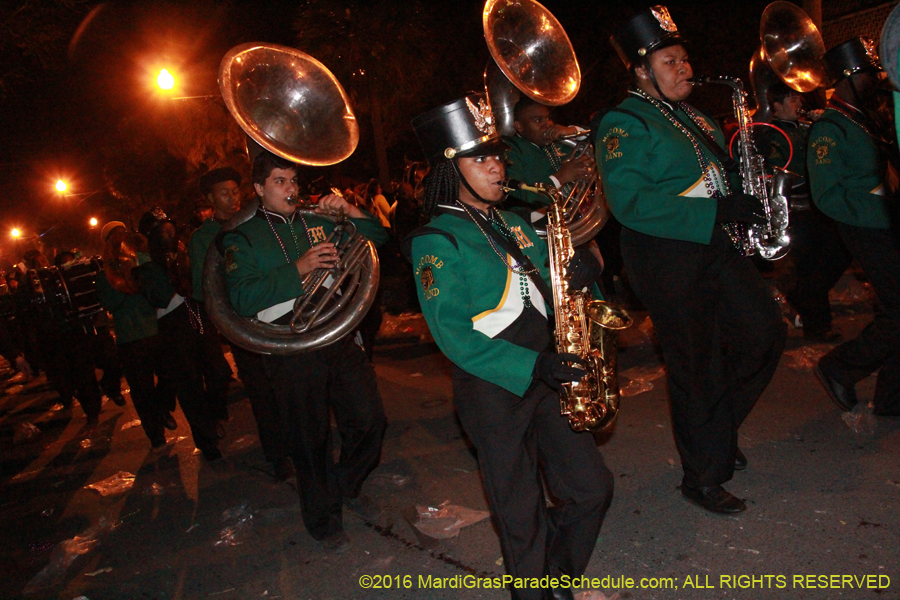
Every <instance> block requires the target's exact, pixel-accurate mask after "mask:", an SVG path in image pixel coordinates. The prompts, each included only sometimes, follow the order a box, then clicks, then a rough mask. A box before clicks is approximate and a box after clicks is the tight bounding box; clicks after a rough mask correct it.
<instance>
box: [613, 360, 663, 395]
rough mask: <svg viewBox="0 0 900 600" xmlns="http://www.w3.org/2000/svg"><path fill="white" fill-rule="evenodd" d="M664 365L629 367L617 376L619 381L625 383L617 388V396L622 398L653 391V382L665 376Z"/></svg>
mask: <svg viewBox="0 0 900 600" xmlns="http://www.w3.org/2000/svg"><path fill="white" fill-rule="evenodd" d="M665 374H666V367H665V365H645V366H641V367H631V368H630V369H626V370H624V371H622V372H621V373H620V374H619V379H620V380H621V381H624V382H627V383H626V384H625V385H622V386H619V394H621V395H622V396H625V397H627V396H637V395H638V394H643V393H644V392H649V391H650V390H652V389H653V383H652V382H653V381H655V380H657V379H659V378H661V377H663V376H665Z"/></svg>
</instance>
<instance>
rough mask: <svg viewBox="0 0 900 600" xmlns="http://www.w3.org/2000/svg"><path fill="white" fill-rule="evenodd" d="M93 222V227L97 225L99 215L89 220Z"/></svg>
mask: <svg viewBox="0 0 900 600" xmlns="http://www.w3.org/2000/svg"><path fill="white" fill-rule="evenodd" d="M88 222H89V223H90V224H91V227H96V226H97V217H91V220H90V221H88Z"/></svg>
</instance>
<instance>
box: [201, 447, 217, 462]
mask: <svg viewBox="0 0 900 600" xmlns="http://www.w3.org/2000/svg"><path fill="white" fill-rule="evenodd" d="M200 452H202V453H203V458H205V459H206V460H208V461H209V462H212V461H214V460H219V459H220V458H222V451H221V450H219V449H218V448H216V447H215V446H211V447H209V448H201V449H200Z"/></svg>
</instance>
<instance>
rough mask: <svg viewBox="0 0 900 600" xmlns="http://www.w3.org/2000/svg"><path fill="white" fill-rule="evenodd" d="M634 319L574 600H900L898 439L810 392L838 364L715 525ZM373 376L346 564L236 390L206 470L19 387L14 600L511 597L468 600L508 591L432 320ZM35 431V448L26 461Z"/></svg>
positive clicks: (855, 318) (852, 327) (5, 453)
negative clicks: (372, 444) (605, 477)
mask: <svg viewBox="0 0 900 600" xmlns="http://www.w3.org/2000/svg"><path fill="white" fill-rule="evenodd" d="M842 285H843V286H844V287H843V288H841V287H840V286H839V290H842V291H841V292H840V293H842V294H843V297H844V302H843V303H835V305H834V309H835V311H836V313H837V315H838V316H837V318H836V327H837V329H838V330H840V331H841V332H842V333H843V334H844V335H845V336H852V335H855V333H856V332H858V331H859V330H860V329H861V328H862V327H863V326H864V325H865V324H866V323H867V322H868V320H870V319H871V309H870V307H869V304H868V303H867V302H866V301H863V300H861V299H860V297H859V295H857V296H854V293H856V292H858V291H859V287H858V284H856V283H855V282H854V281H850V282H849V283H848V282H847V281H844V282H842ZM848 290H849V291H848ZM848 297H849V298H850V299H849V300H847V298H848ZM634 316H635V321H636V323H635V326H634V327H632V328H631V329H630V330H628V331H627V332H626V333H625V335H624V336H623V340H622V346H623V348H622V352H621V355H620V369H621V373H622V374H623V377H622V382H621V383H622V386H623V388H624V389H625V393H626V394H627V395H626V396H625V397H624V398H623V400H622V408H621V412H620V416H619V419H618V422H617V424H616V426H615V429H614V430H613V431H612V433H610V434H607V435H603V436H600V437H598V446H599V449H600V451H601V452H602V453H603V456H604V457H605V459H606V462H607V464H608V466H609V467H610V469H611V470H612V472H613V473H614V475H615V481H616V490H615V497H614V500H613V505H612V508H611V509H610V511H609V513H608V514H607V517H606V522H605V524H604V526H603V530H602V532H601V535H600V538H599V539H598V541H597V545H596V548H595V551H594V554H593V558H592V560H591V563H590V566H589V568H588V571H587V575H588V576H589V577H592V578H596V579H597V581H594V582H588V586H587V587H585V588H582V589H579V590H576V592H577V594H576V597H578V598H580V599H582V600H602V599H603V598H615V597H616V595H617V594H618V598H619V599H625V598H628V599H634V600H655V599H666V600H670V599H674V600H695V599H696V600H712V599H735V600H768V599H782V598H784V599H791V600H803V599H820V598H821V599H829V600H830V599H839V598H846V599H853V600H856V599H865V598H880V599H896V598H900V568H898V558H897V556H898V546H900V544H898V531H900V530H898V521H900V519H898V516H897V512H898V507H900V502H898V500H900V467H898V465H900V420H898V419H884V418H879V419H877V420H872V421H871V423H874V430H869V429H868V428H867V427H866V426H865V425H866V424H867V423H869V422H867V421H866V419H865V418H863V419H862V420H861V423H862V425H863V427H861V428H859V429H860V431H859V432H855V431H853V430H852V429H851V427H850V426H848V424H847V423H846V422H845V421H844V420H842V417H841V415H842V413H841V412H840V410H839V409H838V408H837V407H836V406H835V405H834V404H833V403H832V402H831V401H830V400H829V399H828V397H827V396H826V394H825V392H824V391H823V390H822V388H821V387H820V386H819V384H818V382H817V381H816V379H815V377H814V375H813V373H812V369H811V366H812V364H813V361H814V360H815V358H816V356H818V355H820V354H821V353H822V352H824V351H826V350H827V349H828V348H829V346H822V345H818V346H817V345H806V344H804V343H803V339H802V337H801V333H800V330H797V329H793V328H792V329H791V330H790V336H791V337H790V339H789V343H788V348H787V352H786V353H785V355H784V357H783V358H782V360H781V363H780V366H779V368H778V371H777V373H776V375H775V378H774V380H773V382H772V384H771V385H770V386H769V388H768V389H767V390H766V392H765V394H764V395H763V397H762V399H761V400H760V402H759V403H758V405H757V407H756V408H755V410H754V411H753V413H752V414H751V415H750V417H749V418H748V419H747V421H746V423H745V424H744V426H743V427H742V429H741V437H740V445H741V448H742V449H743V450H744V452H745V454H746V455H747V458H748V459H749V468H748V469H747V470H746V471H743V472H739V473H737V474H736V475H735V477H734V479H733V481H731V482H730V483H729V484H728V485H727V486H726V487H727V488H728V489H729V490H730V491H731V492H733V493H734V494H736V495H737V496H739V497H741V498H744V499H745V501H746V502H747V505H748V509H747V511H746V512H744V513H742V514H739V515H735V516H720V515H714V514H711V513H708V512H706V511H703V510H702V509H700V508H698V507H696V506H694V505H692V504H690V503H688V502H687V501H685V500H684V499H683V498H682V497H681V495H680V493H679V491H678V489H677V486H678V484H679V482H680V473H681V470H680V465H679V461H678V455H677V452H676V450H675V446H674V442H673V439H672V434H671V426H670V421H669V414H668V404H667V399H666V391H665V373H664V370H663V368H662V367H661V362H660V358H659V355H658V351H657V348H656V346H655V345H654V343H653V332H652V325H651V324H650V323H649V322H648V321H647V318H646V314H644V313H641V312H639V311H636V312H635V313H634ZM375 366H376V372H377V374H378V384H379V388H380V391H381V394H382V397H383V398H384V402H385V409H386V412H387V415H388V418H389V421H390V424H389V427H388V431H387V435H386V439H385V444H384V453H383V457H382V462H381V465H380V466H379V468H378V469H377V470H376V471H375V472H374V473H373V474H372V476H371V477H370V478H369V480H368V481H367V483H366V485H365V488H364V491H365V493H367V494H368V495H369V496H370V497H372V498H373V499H374V500H375V501H376V502H377V503H378V504H379V505H381V506H382V507H384V509H385V511H384V513H385V514H384V516H383V518H382V519H381V520H380V521H379V522H376V523H366V522H365V521H363V520H362V519H361V518H360V517H358V516H357V515H355V514H354V513H351V512H349V511H347V510H345V513H344V521H345V528H346V530H347V532H348V534H349V535H350V537H351V539H352V544H351V547H350V549H349V550H348V551H346V552H344V553H342V554H333V553H328V552H326V551H324V550H322V549H321V548H320V546H319V545H318V544H317V543H316V542H315V541H314V540H312V539H311V538H310V537H309V535H308V534H307V533H306V532H305V531H304V529H303V525H302V521H301V515H300V510H299V506H298V503H297V494H296V483H295V481H294V480H293V479H291V480H289V481H287V482H283V483H277V482H275V481H274V479H273V477H272V471H271V468H270V466H269V465H268V463H266V462H265V460H264V459H263V456H262V452H261V450H260V447H259V442H258V439H257V433H256V429H255V424H254V421H253V417H252V414H251V412H250V407H249V404H248V401H247V400H246V399H245V398H244V396H243V393H242V388H241V386H240V383H238V382H235V383H234V384H233V385H232V388H231V404H230V413H231V419H230V421H228V423H227V424H226V436H225V437H224V439H223V440H222V442H221V445H220V447H221V449H222V451H223V453H224V455H225V458H224V459H223V460H220V461H216V462H212V463H210V462H206V461H205V460H204V459H203V458H202V456H201V455H200V454H199V453H198V452H196V451H195V450H194V448H193V446H192V444H191V441H190V437H189V433H188V426H187V423H186V422H185V420H184V418H183V415H182V414H181V412H180V410H179V411H177V413H176V418H177V421H178V429H177V430H176V431H174V432H167V435H168V437H169V440H170V443H169V444H168V445H167V446H166V448H165V449H164V450H163V451H161V452H159V451H157V452H153V451H151V450H150V445H149V442H148V441H147V439H146V437H145V436H144V434H143V431H142V430H141V428H140V427H136V426H134V420H135V419H136V418H137V417H136V414H135V412H134V409H133V407H132V406H131V403H130V401H129V403H128V404H127V405H126V406H125V407H122V408H120V407H117V406H115V405H114V404H113V403H111V402H106V403H105V404H104V407H103V412H102V413H101V418H100V424H99V426H97V427H94V428H92V427H88V425H87V423H86V419H85V416H84V414H83V413H82V412H81V410H80V408H78V407H77V405H76V407H75V408H71V409H67V408H63V407H62V406H61V405H59V404H58V401H59V400H58V397H57V396H56V394H54V393H53V392H51V391H50V390H49V389H48V388H47V385H46V381H45V379H44V378H43V377H40V378H38V379H36V380H34V381H32V382H30V383H27V384H25V385H24V386H23V387H22V388H21V389H19V388H18V387H17V386H19V385H22V382H16V381H13V380H9V379H7V380H6V381H5V382H4V383H2V385H3V386H4V387H5V388H6V390H7V394H6V395H5V396H3V397H2V398H0V450H2V460H3V465H2V475H0V531H2V537H0V540H2V543H0V598H2V599H7V598H55V599H62V600H72V599H76V598H87V599H89V600H123V599H145V598H146V599H159V600H162V599H167V600H168V599H196V600H200V599H212V600H251V599H253V600H256V599H259V600H268V599H274V598H284V599H289V600H301V599H311V600H313V599H314V600H320V599H323V600H324V599H334V600H344V599H368V598H409V599H413V598H414V599H444V598H446V599H481V598H484V599H494V598H508V597H509V596H508V592H506V591H504V590H494V589H477V588H475V589H472V588H465V587H463V588H462V589H460V587H459V586H471V585H473V584H476V583H479V582H480V583H481V585H484V584H485V582H486V581H487V580H485V579H484V578H487V577H500V576H502V575H503V574H504V572H505V571H504V568H503V564H502V560H501V557H500V548H499V543H498V539H497V536H496V534H495V532H494V530H493V528H492V525H491V523H490V520H489V519H484V520H480V521H477V522H475V523H472V524H469V523H470V521H472V520H476V519H477V518H478V517H480V516H483V513H479V512H473V511H486V510H487V506H486V503H485V499H484V496H483V492H482V488H481V484H480V478H479V472H478V465H477V461H476V458H475V456H474V454H473V451H472V449H471V447H470V445H469V444H468V443H467V441H466V438H465V435H464V434H463V433H462V431H461V429H460V427H459V423H458V421H457V419H456V417H455V414H454V411H453V405H452V393H451V385H450V373H451V367H450V364H449V363H448V362H447V360H446V359H444V358H443V356H442V355H441V354H440V352H439V351H438V350H437V348H436V347H435V346H434V344H433V342H432V341H431V339H430V337H429V336H428V334H427V329H426V328H425V327H424V325H423V323H422V321H421V317H416V316H411V315H407V316H403V317H400V318H397V317H393V318H388V319H387V320H386V323H385V326H384V327H383V329H382V335H381V337H380V339H379V345H378V346H377V347H376V353H375ZM873 390H874V378H870V379H869V380H866V381H865V382H863V383H862V384H860V386H858V391H859V395H860V397H861V398H862V400H864V401H865V400H868V399H870V398H871V396H872V393H873ZM26 423H30V424H32V425H34V426H35V427H36V428H37V430H38V431H37V432H34V430H32V432H33V433H35V437H33V438H32V439H28V440H24V441H21V440H16V437H17V436H18V437H19V438H24V437H26V434H27V432H26V428H25V425H24V424H26ZM871 423H870V424H871ZM17 441H18V443H14V442H17ZM120 472H124V473H125V474H126V478H125V479H124V482H125V483H126V487H127V485H128V484H129V483H130V482H131V481H132V480H130V479H128V477H127V476H133V483H130V487H128V488H127V489H122V488H121V487H120V488H119V489H111V490H104V492H109V493H106V495H103V494H101V493H100V492H99V491H97V490H95V489H91V488H88V487H86V486H89V485H92V484H95V483H98V482H103V481H104V480H107V479H108V478H110V477H112V476H114V475H116V474H118V473H120ZM416 507H421V509H422V510H426V511H427V509H428V508H429V507H430V508H432V509H434V510H433V511H432V512H436V511H437V510H439V509H441V508H442V507H443V508H444V513H439V516H444V517H447V516H448V513H449V520H448V521H438V522H437V523H438V524H441V525H451V526H452V525H454V524H455V525H456V527H451V528H450V531H455V532H456V535H455V537H446V538H441V537H436V536H435V535H426V534H425V533H423V531H421V530H420V528H419V527H417V526H416V523H418V522H419V520H420V516H419V510H420V509H417V508H416ZM453 507H461V509H471V510H470V511H468V512H466V511H462V510H460V511H459V512H456V513H453V512H452V511H454V510H456V509H455V508H453ZM454 515H457V516H454ZM421 525H422V526H424V527H427V526H429V525H431V526H432V527H433V526H434V525H435V522H434V520H433V519H432V521H431V522H427V520H426V521H424V522H423V523H422V524H421ZM430 533H431V534H435V531H434V530H433V529H432V530H430ZM440 535H449V533H445V534H440ZM841 576H846V577H841ZM865 576H874V577H869V578H866V577H865ZM879 577H880V579H879ZM604 578H605V579H604ZM439 584H441V585H443V586H444V587H437V585H439ZM867 585H869V586H873V585H874V586H880V587H881V589H871V588H866V587H865V586H867ZM377 586H380V589H376V587H377ZM861 586H862V588H861ZM588 590H592V591H588Z"/></svg>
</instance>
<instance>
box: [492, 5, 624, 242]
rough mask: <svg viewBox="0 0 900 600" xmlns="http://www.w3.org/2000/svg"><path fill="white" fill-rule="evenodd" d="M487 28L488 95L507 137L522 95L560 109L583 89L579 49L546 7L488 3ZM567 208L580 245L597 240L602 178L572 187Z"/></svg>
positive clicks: (604, 216) (602, 220)
mask: <svg viewBox="0 0 900 600" xmlns="http://www.w3.org/2000/svg"><path fill="white" fill-rule="evenodd" d="M482 25H483V26H484V39H485V41H486V42H487V46H488V50H489V51H490V53H491V56H492V57H493V59H494V64H488V67H487V68H486V69H485V74H484V78H485V90H486V92H487V96H488V101H489V102H490V104H491V111H492V112H493V113H494V118H495V120H496V126H497V131H499V132H500V133H501V134H502V135H514V134H515V130H514V129H513V125H512V123H513V116H512V115H513V109H514V107H515V104H516V102H518V100H519V97H520V96H519V93H522V94H525V95H526V96H528V97H529V98H531V99H533V100H534V101H535V102H538V103H540V104H545V105H547V106H561V105H563V104H566V103H568V102H570V101H571V100H572V99H573V98H575V96H576V95H577V94H578V90H579V89H580V87H581V69H580V68H579V66H578V59H577V58H576V57H575V50H574V49H573V48H572V43H571V42H570V41H569V37H568V36H567V35H566V31H565V30H564V29H563V27H562V25H560V23H559V21H558V20H557V19H556V17H554V16H553V13H551V12H550V11H549V10H547V9H546V8H544V6H543V5H541V4H540V3H538V2H536V1H535V0H487V2H486V3H485V5H484V11H483V13H482ZM576 151H577V152H584V151H588V152H592V149H591V148H580V149H576ZM563 208H564V213H565V215H566V223H567V225H568V227H569V232H570V233H571V234H572V241H573V243H574V244H575V245H576V246H580V245H582V244H585V243H587V242H589V241H590V240H591V239H593V237H594V236H595V235H597V232H598V231H600V229H601V228H602V227H603V225H605V224H606V221H607V220H608V219H609V207H608V206H607V204H606V200H605V199H604V198H603V188H602V186H601V185H600V181H599V179H598V178H597V177H592V178H591V179H589V180H587V181H581V182H579V183H578V184H577V185H575V186H573V188H572V190H571V191H570V192H569V193H568V194H567V197H566V203H565V205H564V207H563ZM539 233H540V232H539Z"/></svg>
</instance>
